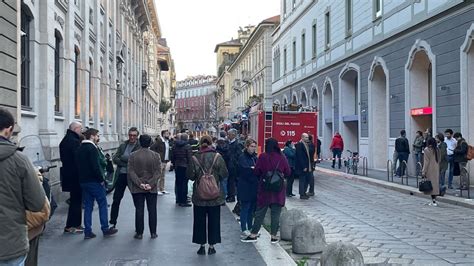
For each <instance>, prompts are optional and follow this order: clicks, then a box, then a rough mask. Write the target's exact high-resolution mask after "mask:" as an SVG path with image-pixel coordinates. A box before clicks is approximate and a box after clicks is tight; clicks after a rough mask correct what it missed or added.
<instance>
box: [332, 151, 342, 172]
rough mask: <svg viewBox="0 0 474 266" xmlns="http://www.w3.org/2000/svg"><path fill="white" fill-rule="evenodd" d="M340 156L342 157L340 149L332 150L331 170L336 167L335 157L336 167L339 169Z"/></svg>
mask: <svg viewBox="0 0 474 266" xmlns="http://www.w3.org/2000/svg"><path fill="white" fill-rule="evenodd" d="M341 155H342V150H341V149H333V150H332V158H333V160H332V168H334V166H335V165H336V157H337V158H338V166H339V168H341Z"/></svg>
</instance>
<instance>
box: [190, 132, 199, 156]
mask: <svg viewBox="0 0 474 266" xmlns="http://www.w3.org/2000/svg"><path fill="white" fill-rule="evenodd" d="M188 143H189V145H191V149H192V151H193V153H196V152H198V151H199V141H198V140H197V139H195V138H194V135H193V134H189V140H188Z"/></svg>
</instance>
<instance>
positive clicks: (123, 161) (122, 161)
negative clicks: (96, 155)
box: [112, 140, 140, 172]
mask: <svg viewBox="0 0 474 266" xmlns="http://www.w3.org/2000/svg"><path fill="white" fill-rule="evenodd" d="M127 145H128V140H127V141H125V142H124V143H122V144H120V146H119V147H118V149H117V152H116V153H115V155H114V157H113V158H112V161H113V162H114V163H115V164H116V165H117V166H118V167H117V168H120V167H127V165H128V158H125V156H122V155H123V154H124V153H125V148H127ZM138 149H140V144H139V143H138V141H137V143H135V146H134V147H133V149H132V152H134V151H137V150H138ZM117 172H118V171H117Z"/></svg>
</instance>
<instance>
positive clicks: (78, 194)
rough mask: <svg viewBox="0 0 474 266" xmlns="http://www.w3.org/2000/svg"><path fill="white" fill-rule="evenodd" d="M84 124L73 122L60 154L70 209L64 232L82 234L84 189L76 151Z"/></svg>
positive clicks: (63, 184) (63, 180)
mask: <svg viewBox="0 0 474 266" xmlns="http://www.w3.org/2000/svg"><path fill="white" fill-rule="evenodd" d="M81 131H82V125H81V123H79V122H72V123H71V124H70V125H69V129H68V130H67V132H66V136H64V138H63V140H62V141H61V143H60V144H59V155H60V157H61V163H62V167H61V169H60V175H61V186H62V189H63V191H64V192H69V200H70V202H69V210H68V212H67V220H66V227H65V228H64V233H79V234H82V233H83V232H84V230H83V229H82V226H81V224H82V191H81V185H80V184H79V176H78V169H77V165H76V159H75V156H76V151H77V149H78V148H79V146H80V145H81V139H80V136H81Z"/></svg>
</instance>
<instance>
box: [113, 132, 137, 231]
mask: <svg viewBox="0 0 474 266" xmlns="http://www.w3.org/2000/svg"><path fill="white" fill-rule="evenodd" d="M138 135H139V132H138V129H137V128H136V127H132V128H130V129H129V130H128V140H127V141H125V142H124V143H122V144H121V145H120V146H119V148H118V149H117V153H115V155H114V157H113V162H114V163H115V164H116V165H117V170H116V171H115V174H116V175H117V174H118V176H116V179H115V191H114V196H113V203H112V209H111V211H110V224H112V226H113V227H114V228H115V226H116V225H117V218H118V214H119V208H120V201H122V198H123V194H124V193H125V189H126V188H127V171H128V169H127V165H128V158H129V157H130V154H131V153H132V152H134V151H136V150H138V149H139V148H140V144H139V143H138V141H137V140H138Z"/></svg>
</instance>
